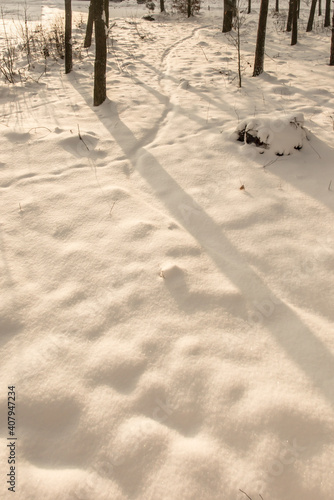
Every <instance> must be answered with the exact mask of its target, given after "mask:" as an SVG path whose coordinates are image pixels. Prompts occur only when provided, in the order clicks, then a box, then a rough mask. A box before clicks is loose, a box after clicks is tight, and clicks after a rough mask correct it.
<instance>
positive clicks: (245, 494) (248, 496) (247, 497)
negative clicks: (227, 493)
mask: <svg viewBox="0 0 334 500" xmlns="http://www.w3.org/2000/svg"><path fill="white" fill-rule="evenodd" d="M239 491H241V493H243V494H244V495H246V497H247V498H249V500H252V499H251V497H250V496H249V495H247V493H245V492H244V491H242V490H241V489H240V488H239Z"/></svg>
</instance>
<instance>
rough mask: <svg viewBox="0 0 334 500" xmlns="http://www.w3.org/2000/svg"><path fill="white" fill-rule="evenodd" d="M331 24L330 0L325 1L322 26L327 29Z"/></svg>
mask: <svg viewBox="0 0 334 500" xmlns="http://www.w3.org/2000/svg"><path fill="white" fill-rule="evenodd" d="M330 24H331V0H326V7H325V22H324V26H325V28H327V27H328V26H330Z"/></svg>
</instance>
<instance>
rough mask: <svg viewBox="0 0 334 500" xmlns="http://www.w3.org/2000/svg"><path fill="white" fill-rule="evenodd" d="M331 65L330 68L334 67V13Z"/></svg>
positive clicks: (333, 19) (333, 20)
mask: <svg viewBox="0 0 334 500" xmlns="http://www.w3.org/2000/svg"><path fill="white" fill-rule="evenodd" d="M329 64H330V66H334V12H333V17H332V40H331V55H330V60H329Z"/></svg>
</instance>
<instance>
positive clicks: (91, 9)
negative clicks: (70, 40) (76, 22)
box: [84, 0, 95, 49]
mask: <svg viewBox="0 0 334 500" xmlns="http://www.w3.org/2000/svg"><path fill="white" fill-rule="evenodd" d="M94 1H95V0H90V4H89V11H88V20H87V28H86V36H85V41H84V47H85V49H87V48H88V47H90V46H91V45H92V34H93V23H94Z"/></svg>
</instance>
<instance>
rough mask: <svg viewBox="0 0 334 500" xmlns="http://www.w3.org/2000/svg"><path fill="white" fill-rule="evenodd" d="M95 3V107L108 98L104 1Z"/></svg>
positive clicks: (96, 0)
mask: <svg viewBox="0 0 334 500" xmlns="http://www.w3.org/2000/svg"><path fill="white" fill-rule="evenodd" d="M94 3H95V9H94V10H95V12H94V14H95V16H94V17H95V19H94V25H95V46H96V47H95V51H96V52H95V67H94V106H99V105H100V104H102V103H103V102H104V101H105V100H106V97H107V84H106V70H107V35H106V24H105V20H104V19H103V14H105V12H104V0H94Z"/></svg>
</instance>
